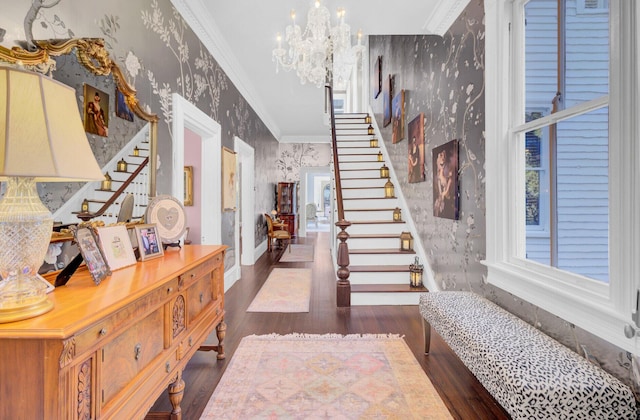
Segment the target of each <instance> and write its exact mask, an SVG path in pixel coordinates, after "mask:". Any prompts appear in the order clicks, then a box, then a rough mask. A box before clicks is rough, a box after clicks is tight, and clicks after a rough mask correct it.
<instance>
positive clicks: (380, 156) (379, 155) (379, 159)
mask: <svg viewBox="0 0 640 420" xmlns="http://www.w3.org/2000/svg"><path fill="white" fill-rule="evenodd" d="M382 159H383V157H382V152H378V162H382Z"/></svg>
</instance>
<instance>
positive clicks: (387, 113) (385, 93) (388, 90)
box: [382, 75, 395, 127]
mask: <svg viewBox="0 0 640 420" xmlns="http://www.w3.org/2000/svg"><path fill="white" fill-rule="evenodd" d="M394 80H395V77H394V76H392V75H389V77H387V78H385V79H384V87H383V88H382V107H383V110H382V113H383V116H384V121H383V126H384V127H386V126H388V125H389V124H391V98H392V97H393V82H394Z"/></svg>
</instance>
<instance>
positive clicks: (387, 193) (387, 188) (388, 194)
mask: <svg viewBox="0 0 640 420" xmlns="http://www.w3.org/2000/svg"><path fill="white" fill-rule="evenodd" d="M393 197H395V193H394V189H393V184H392V183H391V180H390V179H389V178H387V182H386V183H385V184H384V198H393Z"/></svg>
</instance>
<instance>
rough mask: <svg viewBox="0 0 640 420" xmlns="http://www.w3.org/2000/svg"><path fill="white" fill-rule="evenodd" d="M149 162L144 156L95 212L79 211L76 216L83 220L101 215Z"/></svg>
mask: <svg viewBox="0 0 640 420" xmlns="http://www.w3.org/2000/svg"><path fill="white" fill-rule="evenodd" d="M148 163H149V158H148V157H146V158H144V160H143V161H142V162H141V163H140V165H138V167H137V168H136V170H135V171H133V172H132V173H131V175H129V177H128V178H127V179H126V180H125V181H124V182H123V183H122V185H121V186H120V188H118V189H117V190H116V191H115V192H114V193H113V194H112V195H111V197H109V199H108V200H107V201H106V202H105V203H104V204H103V205H102V207H100V208H99V209H98V211H96V212H80V213H78V214H77V216H78V218H79V219H80V220H83V221H87V220H91V219H94V218H96V217H100V216H102V215H103V214H104V213H105V212H106V211H107V209H108V208H109V207H110V206H111V205H112V204H113V203H114V202H115V201H116V200H117V199H118V197H120V195H122V193H123V192H124V191H125V190H126V189H127V187H128V186H129V185H130V184H131V183H132V182H133V180H134V179H136V178H137V177H138V175H139V174H140V172H142V170H143V169H144V168H145V167H146V166H147V164H148Z"/></svg>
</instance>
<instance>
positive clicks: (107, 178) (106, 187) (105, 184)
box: [100, 172, 112, 191]
mask: <svg viewBox="0 0 640 420" xmlns="http://www.w3.org/2000/svg"><path fill="white" fill-rule="evenodd" d="M111 181H112V179H111V175H109V172H107V173H106V174H104V180H102V184H101V185H100V189H101V190H102V191H111Z"/></svg>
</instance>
